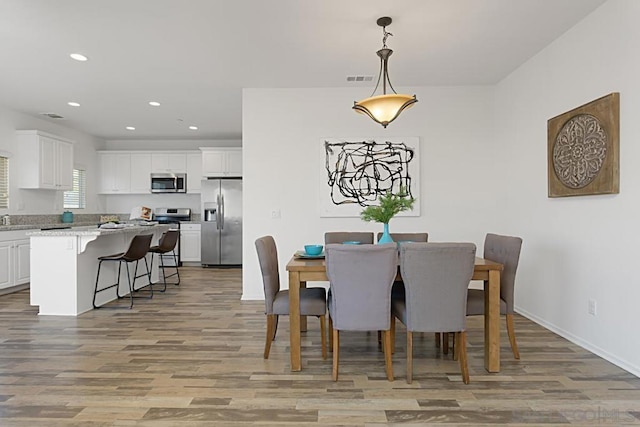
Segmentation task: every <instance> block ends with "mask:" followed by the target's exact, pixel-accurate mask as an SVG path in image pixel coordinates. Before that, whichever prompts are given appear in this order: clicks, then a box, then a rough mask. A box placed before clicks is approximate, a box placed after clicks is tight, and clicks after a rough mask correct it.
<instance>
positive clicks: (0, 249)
mask: <svg viewBox="0 0 640 427" xmlns="http://www.w3.org/2000/svg"><path fill="white" fill-rule="evenodd" d="M9 286H13V242H0V289H3V288H8V287H9Z"/></svg>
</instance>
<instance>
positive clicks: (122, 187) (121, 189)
mask: <svg viewBox="0 0 640 427" xmlns="http://www.w3.org/2000/svg"><path fill="white" fill-rule="evenodd" d="M98 157H99V158H100V193H102V194H128V193H130V192H131V154H129V153H122V152H114V153H109V152H99V153H98Z"/></svg>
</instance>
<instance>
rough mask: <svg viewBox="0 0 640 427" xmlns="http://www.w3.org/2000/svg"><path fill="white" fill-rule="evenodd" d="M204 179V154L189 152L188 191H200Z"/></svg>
mask: <svg viewBox="0 0 640 427" xmlns="http://www.w3.org/2000/svg"><path fill="white" fill-rule="evenodd" d="M200 181H202V154H201V153H200V152H197V153H187V193H199V192H200V187H201V185H200Z"/></svg>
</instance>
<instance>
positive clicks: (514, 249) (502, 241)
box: [467, 233, 522, 359]
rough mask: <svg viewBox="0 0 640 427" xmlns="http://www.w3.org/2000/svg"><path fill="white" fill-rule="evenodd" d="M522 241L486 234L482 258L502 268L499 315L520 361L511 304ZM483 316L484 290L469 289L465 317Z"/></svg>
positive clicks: (513, 350)
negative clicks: (504, 322) (502, 318)
mask: <svg viewBox="0 0 640 427" xmlns="http://www.w3.org/2000/svg"><path fill="white" fill-rule="evenodd" d="M521 247H522V239H521V238H520V237H513V236H502V235H499V234H491V233H488V234H487V235H486V237H485V239H484V253H483V258H484V259H488V260H491V261H495V262H499V263H500V264H502V265H503V266H504V268H503V270H502V272H501V273H500V314H504V315H506V320H507V333H508V335H509V343H510V344H511V351H512V352H513V357H515V358H516V359H520V352H519V351H518V344H517V343H516V334H515V330H514V327H513V313H514V310H513V302H514V298H513V297H514V290H515V282H516V270H517V269H518V261H519V259H520V249H521ZM483 314H484V290H482V289H469V295H468V297H467V316H476V315H483Z"/></svg>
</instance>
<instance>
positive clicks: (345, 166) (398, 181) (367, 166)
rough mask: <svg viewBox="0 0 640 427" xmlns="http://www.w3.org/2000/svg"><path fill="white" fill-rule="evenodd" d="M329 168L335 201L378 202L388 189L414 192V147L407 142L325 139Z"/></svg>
mask: <svg viewBox="0 0 640 427" xmlns="http://www.w3.org/2000/svg"><path fill="white" fill-rule="evenodd" d="M324 152H325V169H326V174H327V184H328V186H329V189H330V197H331V202H332V203H333V204H334V205H348V204H358V205H360V206H363V207H364V206H369V205H371V204H375V203H376V202H377V200H378V197H379V196H381V195H383V194H386V193H387V192H388V191H393V192H398V191H400V188H401V187H402V188H404V189H405V190H406V191H407V193H409V195H411V196H414V197H415V195H414V194H413V191H414V190H413V186H412V182H411V176H410V175H409V163H410V162H411V161H412V160H413V159H414V149H413V148H411V147H409V146H407V144H405V143H404V142H389V141H386V142H376V141H357V142H347V141H339V142H329V141H325V142H324Z"/></svg>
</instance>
